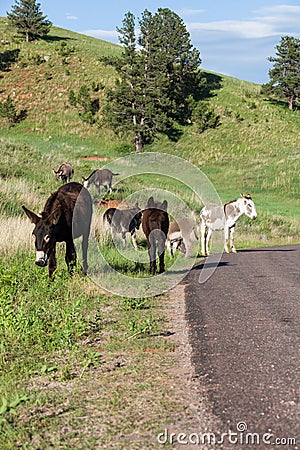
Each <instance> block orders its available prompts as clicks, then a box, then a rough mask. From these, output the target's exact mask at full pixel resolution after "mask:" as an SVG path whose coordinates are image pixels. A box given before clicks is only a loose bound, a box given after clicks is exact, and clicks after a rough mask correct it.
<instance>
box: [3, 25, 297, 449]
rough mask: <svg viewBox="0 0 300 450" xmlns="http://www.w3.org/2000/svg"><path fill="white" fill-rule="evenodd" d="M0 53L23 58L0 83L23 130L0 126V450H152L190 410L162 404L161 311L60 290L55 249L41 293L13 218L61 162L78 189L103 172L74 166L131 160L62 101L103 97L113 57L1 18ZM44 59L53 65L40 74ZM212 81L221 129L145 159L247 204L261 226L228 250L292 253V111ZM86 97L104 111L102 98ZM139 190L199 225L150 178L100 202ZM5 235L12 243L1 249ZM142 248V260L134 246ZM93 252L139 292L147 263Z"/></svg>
mask: <svg viewBox="0 0 300 450" xmlns="http://www.w3.org/2000/svg"><path fill="white" fill-rule="evenodd" d="M1 39H4V40H8V41H9V44H0V45H1V49H0V53H2V54H3V53H4V52H10V51H13V50H16V49H17V50H19V55H18V59H17V60H16V61H15V62H13V63H12V64H11V65H10V66H9V67H8V68H7V70H5V71H2V72H1V73H0V76H1V89H0V100H2V99H5V98H6V96H7V95H8V94H9V95H11V97H12V98H13V100H14V101H15V102H16V105H17V109H18V111H20V110H21V109H26V110H27V118H26V119H25V120H24V121H22V122H20V123H18V124H16V125H15V126H14V127H12V128H10V129H8V128H7V125H6V124H5V122H3V121H2V122H0V126H1V131H0V154H1V158H0V178H1V184H0V225H1V231H2V233H0V275H1V276H0V279H1V284H0V294H1V298H0V309H1V314H0V321H1V323H0V324H1V326H0V354H1V371H0V397H1V396H2V397H3V400H2V406H1V401H0V434H1V441H0V449H1V450H2V448H3V449H4V448H5V450H9V449H12V450H14V449H15V448H17V447H21V448H24V449H25V448H26V449H31V448H43V445H44V442H45V441H48V442H49V446H50V445H52V447H53V448H72V449H73V448H77V446H79V445H82V443H85V448H93V446H95V445H98V446H101V445H102V446H103V448H104V445H111V448H120V447H113V446H118V445H120V443H119V442H118V441H117V436H118V435H119V434H124V442H123V443H124V447H122V448H132V449H135V448H136V449H140V448H156V442H154V443H153V435H154V434H155V433H156V432H157V430H160V429H161V427H162V424H166V423H168V422H170V421H171V420H172V415H173V416H175V417H180V418H181V419H182V418H184V417H185V416H186V413H185V411H184V408H185V407H186V406H185V405H179V404H178V402H176V400H175V399H174V398H172V386H171V384H172V383H173V382H174V380H172V376H171V375H170V373H168V371H169V367H170V366H172V365H174V355H173V347H172V345H171V344H170V343H169V342H168V341H167V340H166V339H165V338H164V337H163V334H164V332H165V331H166V324H165V322H164V319H163V318H164V315H165V314H166V311H165V310H164V309H163V307H162V305H163V303H164V302H165V298H164V297H163V299H162V298H160V297H158V298H144V299H140V298H134V299H132V298H126V297H114V296H108V295H107V293H105V292H103V291H101V289H99V288H98V287H97V286H96V285H95V284H93V283H92V282H91V281H90V280H89V279H88V278H84V277H82V276H81V275H80V274H79V273H76V274H75V276H74V277H73V278H70V277H69V275H68V274H67V271H66V268H65V263H64V260H63V259H64V258H63V251H62V248H61V247H60V250H59V252H58V254H59V257H58V271H57V274H56V278H55V281H54V282H53V283H49V281H48V275H47V270H46V269H45V270H42V269H40V268H38V267H35V265H34V261H33V259H34V256H33V243H32V242H31V236H30V233H31V231H30V230H31V228H32V226H31V225H30V223H29V221H28V219H27V218H26V217H25V216H24V214H23V211H22V209H21V206H22V205H23V204H25V205H26V206H27V207H29V208H30V209H32V210H34V211H36V212H39V211H41V210H42V208H43V206H44V203H45V201H46V199H47V198H48V196H49V194H50V193H51V192H53V191H54V190H56V189H57V187H58V186H59V184H58V183H57V182H56V181H55V180H54V177H53V174H52V172H51V169H52V168H53V167H54V168H57V167H58V166H59V165H60V164H61V162H63V161H65V160H66V161H69V162H71V163H72V164H73V166H74V168H75V176H74V181H81V177H82V175H84V176H86V175H88V174H89V173H91V171H92V170H93V169H96V168H99V167H102V166H103V165H105V164H106V161H104V160H86V159H83V157H84V156H100V157H107V158H109V159H110V160H111V159H115V158H117V157H119V156H123V155H126V154H127V153H129V152H130V150H131V149H132V151H134V145H133V143H132V142H130V140H128V141H126V142H125V141H122V140H120V139H119V138H117V137H116V136H114V134H113V133H112V131H111V130H108V129H105V128H98V127H96V126H92V127H89V126H88V125H87V124H85V123H83V122H82V121H81V120H80V118H79V117H78V113H77V111H76V110H75V109H74V108H72V107H71V106H70V105H69V103H68V92H69V90H70V89H74V90H76V88H79V87H80V86H81V85H82V84H88V85H91V84H92V82H95V83H98V82H99V83H101V84H103V85H104V86H110V85H111V84H112V83H113V80H114V72H113V70H112V69H108V68H107V67H104V66H103V65H102V64H101V63H100V62H99V57H100V56H103V55H117V54H118V53H119V52H120V47H118V46H115V45H113V44H109V43H106V42H104V41H100V40H97V39H93V38H89V37H87V36H83V35H80V34H77V33H72V32H69V31H66V30H62V29H59V28H55V27H54V28H52V30H51V33H50V35H49V37H48V38H47V39H46V40H41V41H37V42H34V43H30V44H29V45H26V44H25V43H24V42H22V41H21V40H20V39H19V38H16V36H14V34H13V33H12V32H11V31H10V30H8V29H7V25H6V20H5V19H4V18H0V40H1ZM62 42H66V44H67V46H68V48H69V49H70V50H71V52H70V54H69V55H68V56H66V57H65V56H62V55H61V54H60V47H61V43H62ZM45 55H49V56H50V57H51V58H50V60H49V62H42V63H41V64H37V63H36V61H37V58H38V57H40V58H43V57H44V56H45ZM207 76H209V77H215V76H216V75H215V74H211V73H209V74H208V73H207ZM218 76H219V77H221V80H219V81H221V85H220V88H219V89H216V90H215V91H214V93H213V96H212V97H211V98H210V99H209V102H210V103H211V105H213V106H214V108H215V111H216V113H217V114H219V115H220V121H221V124H220V126H219V127H217V128H216V129H209V130H207V131H205V132H204V133H202V134H199V133H198V132H197V130H196V128H195V127H194V126H193V125H190V126H189V127H186V128H185V129H183V130H182V131H183V134H182V137H181V139H180V140H179V141H177V142H171V141H169V140H168V139H167V138H166V137H165V136H158V138H157V140H156V141H155V142H154V143H153V144H151V145H149V146H147V147H146V148H145V150H146V151H149V152H165V153H170V154H173V155H176V156H180V157H182V158H184V159H186V160H188V161H190V162H191V163H193V164H195V165H196V166H197V167H199V168H200V169H201V170H202V171H203V172H204V174H206V175H207V176H208V177H209V179H210V180H211V182H212V183H213V185H214V186H215V188H216V189H217V191H218V193H219V195H220V197H221V199H222V201H223V202H226V201H229V200H232V199H234V198H237V197H238V196H239V194H240V192H243V193H248V192H249V193H251V194H252V195H253V198H254V201H255V204H256V206H257V211H258V218H257V220H256V221H253V222H251V221H250V220H248V219H247V218H242V219H241V220H240V221H239V223H238V225H237V229H236V233H235V242H236V247H237V248H238V249H239V248H246V247H254V246H265V245H271V244H286V243H292V242H300V207H299V206H300V192H299V172H300V134H299V129H300V127H299V125H300V111H299V109H298V110H295V111H294V112H291V111H289V110H288V109H287V108H285V107H284V106H283V105H281V104H276V103H271V102H269V101H267V100H266V99H264V98H263V97H261V95H260V86H259V85H255V84H253V83H249V82H244V81H241V80H237V79H234V78H230V77H226V76H223V75H218ZM95 95H97V96H99V99H100V103H101V102H103V100H104V92H103V91H100V92H98V93H95ZM193 182H194V183H197V180H193ZM147 187H149V188H153V187H154V188H155V187H156V188H159V189H165V190H167V191H170V192H172V193H173V194H174V195H176V196H178V197H180V198H181V199H182V200H183V201H184V202H186V203H187V205H188V206H189V207H190V208H191V209H192V210H195V211H196V212H198V211H199V210H200V208H201V204H200V203H199V201H196V200H197V199H196V198H195V196H193V195H192V193H191V191H190V190H189V188H187V186H185V185H184V184H183V183H178V182H175V181H174V180H173V179H170V178H168V177H164V176H158V175H156V174H151V175H138V176H134V177H131V178H130V179H127V180H125V181H122V182H121V183H119V184H118V185H117V189H115V190H114V191H113V193H112V194H111V195H110V196H109V197H110V198H111V199H114V200H118V201H121V200H122V199H124V198H125V197H127V196H130V195H131V194H132V193H134V192H136V191H139V190H142V189H144V188H147ZM91 192H92V195H93V197H94V196H95V195H96V196H97V194H96V193H95V191H93V190H92V191H91ZM101 213H102V211H100V210H99V215H100V216H101ZM25 225H26V226H25ZM8 227H9V229H10V230H11V229H13V230H14V233H10V234H9V244H10V245H7V233H8ZM6 230H7V232H6ZM14 241H15V242H14ZM100 241H101V240H100ZM139 244H140V246H141V247H143V248H145V239H144V238H142V237H141V236H139ZM100 245H101V246H102V247H101V248H102V251H103V252H104V253H105V256H106V257H107V259H108V260H110V261H111V264H112V265H115V267H116V268H118V269H119V270H120V271H122V272H123V273H127V274H130V275H131V276H134V278H136V279H139V278H140V279H144V278H146V276H147V275H148V272H147V270H148V263H147V264H146V263H145V264H144V263H136V262H131V261H128V260H126V259H124V258H121V257H120V255H119V254H118V253H117V252H116V250H114V249H113V247H109V246H107V245H105V242H102V241H101V242H100ZM166 262H167V266H169V265H171V264H172V263H173V260H171V259H170V258H169V257H167V258H166ZM99 374H100V376H99ZM162 380H164V381H162ZM91 391H92V392H95V393H97V394H95V396H94V398H90V397H91ZM95 411H97V414H99V416H96V415H95ZM141 411H142V412H144V415H143V414H142V413H141ZM62 423H64V425H65V427H64V429H65V435H64V434H62V433H60V431H61V424H62ZM99 424H101V425H99ZM99 426H100V428H101V427H102V428H101V429H100V430H99ZM97 427H98V428H97ZM58 430H59V431H58ZM136 431H137V432H136ZM76 433H77V434H76ZM99 435H100V436H101V438H100V442H95V436H99ZM151 439H152V441H151ZM1 445H2V447H1ZM147 445H148V446H147ZM79 448H80V447H79Z"/></svg>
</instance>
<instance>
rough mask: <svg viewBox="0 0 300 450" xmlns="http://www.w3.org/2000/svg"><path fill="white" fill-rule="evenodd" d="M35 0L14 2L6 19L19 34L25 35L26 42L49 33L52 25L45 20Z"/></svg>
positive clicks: (17, 0)
mask: <svg viewBox="0 0 300 450" xmlns="http://www.w3.org/2000/svg"><path fill="white" fill-rule="evenodd" d="M40 6H41V4H40V3H37V2H36V0H16V2H15V5H13V7H12V9H11V12H10V13H9V12H7V18H8V19H9V20H10V22H11V24H12V25H13V26H14V27H16V28H17V29H18V31H19V32H21V33H23V34H25V36H26V42H29V40H33V39H36V38H38V37H41V36H44V35H46V34H48V33H49V31H50V28H51V26H52V23H51V22H50V21H49V20H47V19H46V17H47V16H44V15H43V13H42V12H41V10H40Z"/></svg>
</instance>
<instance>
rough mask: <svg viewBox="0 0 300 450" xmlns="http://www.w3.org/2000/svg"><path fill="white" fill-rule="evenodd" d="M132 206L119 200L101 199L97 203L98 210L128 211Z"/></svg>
mask: <svg viewBox="0 0 300 450" xmlns="http://www.w3.org/2000/svg"><path fill="white" fill-rule="evenodd" d="M132 207H133V205H129V204H128V203H126V202H123V201H120V200H108V199H102V200H100V201H99V203H98V208H105V209H106V208H119V209H128V208H132Z"/></svg>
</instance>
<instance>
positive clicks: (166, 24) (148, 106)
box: [104, 8, 201, 151]
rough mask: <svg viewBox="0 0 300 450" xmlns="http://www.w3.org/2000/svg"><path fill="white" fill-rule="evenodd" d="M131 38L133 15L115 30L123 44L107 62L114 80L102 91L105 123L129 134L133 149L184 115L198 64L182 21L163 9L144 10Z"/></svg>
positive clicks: (196, 81)
mask: <svg viewBox="0 0 300 450" xmlns="http://www.w3.org/2000/svg"><path fill="white" fill-rule="evenodd" d="M139 28H140V34H139V36H138V37H136V35H135V29H136V26H135V17H134V16H133V14H132V13H127V14H126V15H125V18H124V20H123V27H122V28H118V29H117V31H118V32H119V35H120V36H119V40H120V43H121V44H122V45H123V53H122V57H121V59H119V60H114V61H112V60H108V59H106V61H105V62H107V63H110V64H113V65H114V67H115V68H116V70H117V73H118V80H117V83H116V85H115V86H114V88H113V89H111V90H109V91H108V92H107V100H108V101H107V104H106V107H105V110H104V116H105V117H106V121H107V122H108V123H109V124H110V125H111V126H112V127H113V128H114V130H115V131H116V132H121V133H126V134H128V133H129V132H130V133H133V136H134V141H135V146H136V150H137V151H141V150H142V147H143V145H144V144H146V143H149V142H151V141H152V140H153V139H154V137H155V136H156V134H157V133H159V132H162V133H166V134H171V133H172V132H173V131H174V129H175V128H176V122H180V121H181V122H183V123H186V122H187V119H188V116H189V115H190V112H191V111H190V109H189V107H188V98H189V97H190V96H191V95H192V96H195V97H196V96H197V95H196V92H197V91H199V86H200V78H199V73H198V68H199V65H200V63H201V60H200V54H199V52H198V51H197V50H196V49H194V48H193V47H192V45H191V43H190V39H189V34H188V32H187V31H186V28H185V26H184V24H183V22H182V20H181V19H180V18H179V16H177V14H175V13H173V12H172V11H170V10H169V9H162V8H160V9H159V10H158V11H157V13H156V14H155V15H152V14H151V13H150V12H149V11H147V10H145V11H144V13H143V14H142V17H141V19H140V20H139Z"/></svg>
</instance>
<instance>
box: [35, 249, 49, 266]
mask: <svg viewBox="0 0 300 450" xmlns="http://www.w3.org/2000/svg"><path fill="white" fill-rule="evenodd" d="M47 259H48V258H47V255H46V254H45V253H44V252H43V251H38V252H36V257H35V264H36V265H37V266H39V267H45V266H46V265H47Z"/></svg>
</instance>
